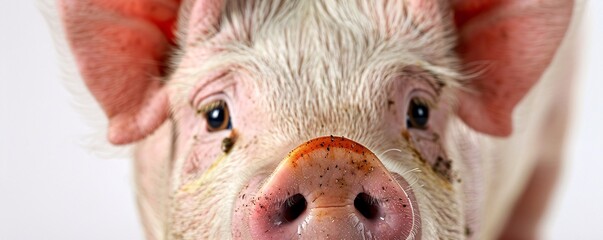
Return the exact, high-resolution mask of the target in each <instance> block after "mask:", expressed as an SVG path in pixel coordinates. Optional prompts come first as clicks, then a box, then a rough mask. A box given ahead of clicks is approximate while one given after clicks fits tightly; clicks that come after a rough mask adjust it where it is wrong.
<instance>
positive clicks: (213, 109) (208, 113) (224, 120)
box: [200, 100, 232, 132]
mask: <svg viewBox="0 0 603 240" xmlns="http://www.w3.org/2000/svg"><path fill="white" fill-rule="evenodd" d="M200 112H201V113H203V114H204V117H205V121H206V122H207V131H208V132H217V131H221V130H226V129H232V123H231V122H230V112H229V111H228V106H227V105H226V102H224V101H222V100H220V101H216V102H212V103H210V104H208V105H206V106H204V107H203V108H202V109H201V111H200Z"/></svg>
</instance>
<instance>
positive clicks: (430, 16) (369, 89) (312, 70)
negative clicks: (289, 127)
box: [182, 0, 459, 119]
mask: <svg viewBox="0 0 603 240" xmlns="http://www.w3.org/2000/svg"><path fill="white" fill-rule="evenodd" d="M443 9H445V7H443V5H442V4H440V3H439V1H340V2H337V1H314V0H304V1H226V3H225V7H224V8H223V14H222V17H221V23H220V29H219V31H218V32H217V34H216V35H215V36H213V37H212V38H210V39H209V40H207V41H206V42H201V43H197V42H195V43H190V45H191V46H195V47H193V48H188V49H185V57H184V60H183V61H184V62H187V59H188V60H191V61H188V63H185V64H182V65H184V66H187V67H186V68H188V69H192V71H193V72H195V74H196V75H197V77H193V78H184V79H188V80H189V81H204V80H203V75H210V74H208V73H209V72H211V71H214V70H215V69H229V70H233V69H234V71H237V72H239V73H241V74H239V75H241V76H242V77H240V78H238V79H239V81H244V82H246V85H247V83H249V85H250V86H253V88H255V89H256V90H257V92H259V93H261V94H258V95H259V96H258V97H259V98H260V99H263V100H264V101H263V102H262V103H263V104H264V105H266V106H273V107H274V109H289V110H291V112H290V113H288V114H285V113H284V112H282V113H281V114H279V116H291V115H295V114H300V113H303V112H304V109H316V110H317V111H313V112H314V113H315V114H319V115H324V116H326V117H328V116H331V117H333V115H335V112H337V110H347V111H350V112H355V113H358V112H361V113H362V114H363V115H367V116H370V115H376V114H375V113H377V112H376V111H378V110H379V107H380V106H381V104H383V103H386V101H387V99H386V97H387V96H385V95H384V93H385V92H386V91H384V89H387V88H388V87H390V86H391V85H390V83H391V82H392V81H394V80H395V79H399V78H398V77H399V76H403V75H404V74H407V73H408V72H407V71H405V70H406V69H408V68H412V69H420V70H424V71H425V72H428V73H430V74H431V75H432V76H434V78H437V79H438V80H440V81H444V82H445V83H447V84H445V85H446V86H454V85H456V84H455V79H459V78H457V77H458V76H457V75H458V74H457V71H456V70H455V69H454V68H453V67H454V66H457V65H458V64H456V61H457V59H456V58H455V57H454V54H451V52H452V47H453V46H454V43H455V39H454V38H453V36H455V34H452V33H451V31H453V29H454V28H453V27H452V26H451V25H450V24H451V19H449V18H450V17H449V16H448V15H447V14H446V12H445V10H443ZM189 34H194V31H190V33H189ZM187 39H204V38H196V37H188V38H187ZM208 49H209V50H208ZM199 59H202V60H201V61H199ZM191 62H194V64H191ZM199 62H200V63H199ZM185 70H186V69H185ZM425 79H426V80H428V79H429V78H425ZM189 85H200V84H199V83H195V84H189ZM329 109H330V110H329ZM329 111H331V112H329ZM365 111H375V112H368V113H367V112H365ZM279 112H281V111H279ZM338 114H341V112H339V113H338ZM352 119H353V118H352Z"/></svg>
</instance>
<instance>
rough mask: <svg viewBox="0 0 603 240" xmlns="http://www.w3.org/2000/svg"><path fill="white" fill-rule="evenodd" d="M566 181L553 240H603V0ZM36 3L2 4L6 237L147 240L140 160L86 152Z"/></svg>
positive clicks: (587, 57)
mask: <svg viewBox="0 0 603 240" xmlns="http://www.w3.org/2000/svg"><path fill="white" fill-rule="evenodd" d="M585 14H586V16H585V19H584V21H583V23H584V25H583V30H585V34H583V36H584V37H585V39H584V42H583V43H582V45H583V46H584V49H585V50H584V52H583V60H582V64H581V67H580V69H579V70H578V72H580V73H581V75H580V76H579V78H580V81H581V82H580V83H579V85H578V86H577V89H576V90H577V91H576V92H577V93H578V94H576V95H577V99H576V107H575V108H574V110H573V111H574V112H573V117H575V118H574V120H573V126H572V129H571V131H570V132H571V134H570V136H569V137H570V139H569V145H568V151H567V157H568V161H567V164H566V168H565V169H564V174H563V177H562V178H563V179H562V183H561V185H560V186H559V190H558V192H557V197H556V198H555V200H554V205H553V206H552V211H551V212H550V215H549V216H550V218H549V219H548V220H547V221H546V224H545V228H544V235H543V236H544V238H545V239H603V158H602V157H603V154H602V151H603V126H602V124H603V93H602V92H601V91H603V45H602V44H601V43H603V1H602V0H591V1H590V2H587V7H586V11H585ZM54 49H55V48H54V45H53V41H52V37H51V35H50V32H49V30H48V26H47V25H46V22H45V20H44V19H43V17H42V15H41V13H40V12H39V11H38V9H37V7H36V5H35V4H34V1H31V0H30V1H6V2H4V3H3V4H2V8H0V240H8V239H11V240H12V239H142V238H143V235H142V231H141V228H140V224H139V219H138V215H137V212H136V205H135V200H134V191H133V184H132V182H133V181H132V173H131V163H130V161H128V160H127V159H124V158H111V159H104V158H100V157H98V156H96V155H94V154H92V153H91V152H90V151H89V150H87V148H86V147H85V145H86V144H85V141H84V139H86V138H85V136H87V135H88V134H90V133H91V132H93V129H91V128H90V127H89V126H88V125H87V124H86V123H85V121H84V120H83V118H82V116H81V114H80V113H78V112H77V110H76V107H74V105H75V104H74V103H75V100H74V99H73V97H72V96H71V95H70V94H69V92H68V91H67V90H66V88H65V86H64V84H63V82H62V80H61V77H60V75H61V72H60V71H59V64H58V62H57V58H58V56H57V53H56V51H55V50H54Z"/></svg>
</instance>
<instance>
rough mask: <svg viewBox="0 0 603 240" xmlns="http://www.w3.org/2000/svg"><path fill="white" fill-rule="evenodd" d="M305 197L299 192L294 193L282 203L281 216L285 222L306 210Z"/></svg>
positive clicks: (292, 219)
mask: <svg viewBox="0 0 603 240" xmlns="http://www.w3.org/2000/svg"><path fill="white" fill-rule="evenodd" d="M307 205H308V202H306V198H304V196H303V195H301V194H299V193H298V194H295V195H293V196H291V197H289V198H287V200H286V201H285V204H283V217H284V218H285V220H286V221H287V222H292V221H294V220H295V219H297V218H298V217H299V216H300V215H301V214H302V213H304V211H305V210H306V206H307Z"/></svg>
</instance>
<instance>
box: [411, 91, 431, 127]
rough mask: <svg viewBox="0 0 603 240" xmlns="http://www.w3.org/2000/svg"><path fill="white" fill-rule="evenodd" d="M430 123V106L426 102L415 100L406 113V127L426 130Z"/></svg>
mask: <svg viewBox="0 0 603 240" xmlns="http://www.w3.org/2000/svg"><path fill="white" fill-rule="evenodd" d="M428 122H429V105H428V104H426V103H425V102H424V101H422V100H420V99H418V98H413V99H412V100H411V101H410V104H409V106H408V112H407V113H406V127H407V128H417V129H426V128H427V123H428Z"/></svg>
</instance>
